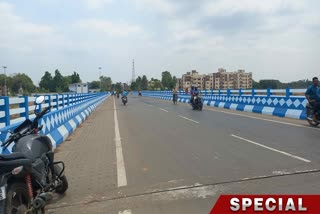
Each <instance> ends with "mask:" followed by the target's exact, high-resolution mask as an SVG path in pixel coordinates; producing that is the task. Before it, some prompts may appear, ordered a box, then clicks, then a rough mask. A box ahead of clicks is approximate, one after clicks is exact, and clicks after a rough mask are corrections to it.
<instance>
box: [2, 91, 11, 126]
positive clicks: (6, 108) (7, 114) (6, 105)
mask: <svg viewBox="0 0 320 214" xmlns="http://www.w3.org/2000/svg"><path fill="white" fill-rule="evenodd" d="M1 99H3V101H4V104H3V105H1V106H0V110H1V111H4V117H3V118H0V122H2V123H5V124H6V126H10V103H9V97H8V96H3V97H2V98H1Z"/></svg>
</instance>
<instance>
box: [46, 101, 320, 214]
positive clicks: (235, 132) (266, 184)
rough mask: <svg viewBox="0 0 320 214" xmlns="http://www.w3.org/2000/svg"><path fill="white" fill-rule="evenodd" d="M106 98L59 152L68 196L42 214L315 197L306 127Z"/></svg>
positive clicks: (317, 179) (314, 147) (318, 151)
mask: <svg viewBox="0 0 320 214" xmlns="http://www.w3.org/2000/svg"><path fill="white" fill-rule="evenodd" d="M128 101H129V102H128V105H127V106H123V105H122V103H121V99H117V98H113V97H111V98H109V99H108V100H107V101H106V102H105V103H103V104H102V105H101V106H100V107H99V108H98V109H97V110H96V111H95V112H94V113H93V114H92V115H91V116H90V117H89V118H88V119H87V120H86V121H85V122H84V123H83V124H82V125H81V127H79V128H78V129H77V130H76V132H75V133H74V134H73V135H72V136H71V137H69V139H68V140H67V141H66V142H65V143H64V144H62V145H61V146H60V147H59V148H58V149H57V151H56V157H57V159H60V160H63V161H65V164H66V167H67V169H66V175H67V177H68V179H69V190H68V192H67V194H66V195H64V196H56V197H55V199H54V201H53V202H52V203H51V204H50V205H49V206H48V211H49V213H115V214H149V213H155V214H160V213H163V214H164V213H165V214H168V213H190V214H191V213H209V212H210V210H211V208H212V207H213V205H214V203H215V201H216V200H217V198H218V197H219V195H221V194H241V193H254V194H264V193H270V194H284V193H301V194H306V193H308V194H311V193H312V194H318V193H320V190H319V188H318V187H319V185H320V173H319V172H320V142H319V136H320V129H317V128H311V127H309V126H307V125H306V124H305V122H304V121H296V120H289V119H280V118H275V117H268V116H263V115H257V114H249V113H242V112H234V111H228V110H223V109H217V108H211V107H210V108H209V107H206V108H205V109H204V110H203V111H202V112H200V111H193V110H191V107H190V106H189V105H187V104H181V103H178V104H177V105H173V104H172V102H169V101H163V100H158V99H152V98H147V97H133V96H129V98H128Z"/></svg>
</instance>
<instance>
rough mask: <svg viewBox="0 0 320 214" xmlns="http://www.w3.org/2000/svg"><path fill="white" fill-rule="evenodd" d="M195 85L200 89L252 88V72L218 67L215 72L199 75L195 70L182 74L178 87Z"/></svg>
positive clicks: (184, 87)
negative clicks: (230, 70) (228, 70)
mask: <svg viewBox="0 0 320 214" xmlns="http://www.w3.org/2000/svg"><path fill="white" fill-rule="evenodd" d="M191 86H197V87H198V88H200V89H207V90H209V89H239V88H243V89H247V88H252V73H251V72H250V73H246V72H245V71H244V70H238V71H235V72H227V71H226V69H224V68H219V69H218V72H217V73H211V74H209V75H201V74H199V73H198V72H197V71H196V70H192V71H191V72H187V73H186V74H184V75H182V78H181V82H180V84H179V87H180V88H183V89H186V88H188V89H190V88H191Z"/></svg>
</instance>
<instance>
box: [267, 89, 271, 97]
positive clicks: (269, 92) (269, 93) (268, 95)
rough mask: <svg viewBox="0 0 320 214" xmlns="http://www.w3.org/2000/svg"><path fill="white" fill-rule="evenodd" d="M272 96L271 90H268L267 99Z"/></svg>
mask: <svg viewBox="0 0 320 214" xmlns="http://www.w3.org/2000/svg"><path fill="white" fill-rule="evenodd" d="M271 95H272V93H271V88H267V97H270V96H271Z"/></svg>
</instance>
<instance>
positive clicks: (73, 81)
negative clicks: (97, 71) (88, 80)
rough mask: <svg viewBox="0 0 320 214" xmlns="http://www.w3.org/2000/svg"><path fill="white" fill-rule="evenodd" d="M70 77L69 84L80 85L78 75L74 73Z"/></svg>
mask: <svg viewBox="0 0 320 214" xmlns="http://www.w3.org/2000/svg"><path fill="white" fill-rule="evenodd" d="M70 77H71V84H73V83H81V79H80V75H79V74H78V73H76V72H75V71H74V72H73V74H72V75H71V76H70Z"/></svg>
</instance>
